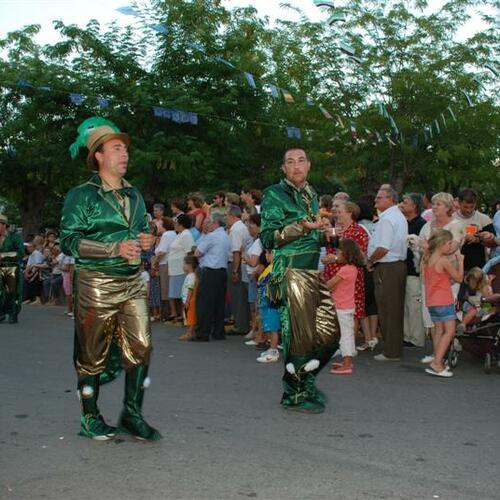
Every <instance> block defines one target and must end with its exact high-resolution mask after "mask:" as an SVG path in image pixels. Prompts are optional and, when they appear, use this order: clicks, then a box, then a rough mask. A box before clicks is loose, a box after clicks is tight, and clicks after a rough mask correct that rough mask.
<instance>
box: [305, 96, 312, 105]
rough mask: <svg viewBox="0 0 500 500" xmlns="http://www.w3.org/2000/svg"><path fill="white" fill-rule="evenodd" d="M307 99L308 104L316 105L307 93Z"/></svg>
mask: <svg viewBox="0 0 500 500" xmlns="http://www.w3.org/2000/svg"><path fill="white" fill-rule="evenodd" d="M305 101H306V104H307V105H308V106H314V101H313V100H312V98H311V97H309V96H308V95H306V98H305Z"/></svg>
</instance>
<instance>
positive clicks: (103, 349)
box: [75, 269, 151, 378]
mask: <svg viewBox="0 0 500 500" xmlns="http://www.w3.org/2000/svg"><path fill="white" fill-rule="evenodd" d="M75 283H76V296H75V368H76V371H77V373H78V376H79V377H80V378H81V377H85V376H88V375H97V374H99V373H101V372H102V371H103V370H104V368H105V365H106V358H107V355H108V351H109V348H110V345H111V341H112V339H113V337H115V339H116V341H117V343H118V345H119V346H120V348H121V351H122V357H123V367H124V368H125V370H127V369H129V368H131V367H133V366H136V365H142V364H146V365H147V364H149V357H150V354H151V327H150V322H149V311H148V304H147V289H146V285H145V283H144V281H143V280H142V278H141V275H140V273H138V274H136V275H134V276H109V275H106V274H104V273H99V272H96V271H88V270H85V269H78V270H77V271H76V272H75Z"/></svg>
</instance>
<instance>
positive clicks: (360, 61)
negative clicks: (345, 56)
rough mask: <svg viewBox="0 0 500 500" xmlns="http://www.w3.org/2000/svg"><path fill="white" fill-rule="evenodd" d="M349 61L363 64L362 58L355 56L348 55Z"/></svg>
mask: <svg viewBox="0 0 500 500" xmlns="http://www.w3.org/2000/svg"><path fill="white" fill-rule="evenodd" d="M349 61H353V62H355V63H356V64H363V60H362V59H360V58H359V57H356V56H349Z"/></svg>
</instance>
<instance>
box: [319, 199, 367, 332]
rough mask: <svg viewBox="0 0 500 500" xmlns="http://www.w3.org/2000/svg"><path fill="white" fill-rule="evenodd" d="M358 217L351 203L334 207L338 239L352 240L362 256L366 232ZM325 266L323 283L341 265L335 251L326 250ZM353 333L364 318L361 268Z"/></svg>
mask: <svg viewBox="0 0 500 500" xmlns="http://www.w3.org/2000/svg"><path fill="white" fill-rule="evenodd" d="M358 215H359V207H358V206H357V205H356V204H355V203H352V202H351V201H340V202H337V203H336V206H335V220H336V224H337V225H336V230H337V233H338V236H339V238H341V239H351V240H354V241H355V242H356V243H357V244H358V246H359V248H360V250H361V252H362V253H363V255H366V251H367V249H368V239H369V236H368V232H367V231H366V229H364V228H363V227H361V226H360V225H359V224H358V223H357V222H356V219H357V217H358ZM322 261H323V264H325V269H324V271H323V276H324V279H325V281H328V280H330V279H332V278H333V277H334V276H335V275H336V274H337V273H338V271H339V269H340V268H341V266H342V264H337V256H336V250H335V249H334V248H331V247H329V248H327V254H326V255H325V256H324V257H323V259H322ZM354 303H355V311H354V321H355V322H354V331H355V332H357V330H358V320H360V319H362V318H364V317H365V278H364V272H363V269H362V268H358V276H357V278H356V284H355V291H354Z"/></svg>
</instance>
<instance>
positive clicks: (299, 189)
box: [260, 149, 339, 413]
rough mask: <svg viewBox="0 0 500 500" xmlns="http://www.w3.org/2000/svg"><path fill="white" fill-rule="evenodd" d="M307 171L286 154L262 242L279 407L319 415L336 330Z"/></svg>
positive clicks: (267, 202) (296, 155)
mask: <svg viewBox="0 0 500 500" xmlns="http://www.w3.org/2000/svg"><path fill="white" fill-rule="evenodd" d="M310 168H311V164H310V162H309V160H308V159H307V155H306V153H305V152H304V151H303V150H302V149H290V150H288V151H287V152H286V153H285V156H284V158H283V166H282V170H283V172H284V174H285V179H283V180H282V181H281V182H280V183H279V184H275V185H274V186H270V187H269V188H267V189H266V190H265V192H264V199H263V202H262V223H261V232H260V239H261V241H262V244H263V245H264V247H265V248H266V249H271V250H272V252H273V271H272V272H273V277H272V280H271V286H270V290H271V295H272V297H271V300H273V301H274V303H275V304H276V305H277V306H279V310H280V319H281V336H282V344H283V357H284V362H285V373H284V375H283V388H284V393H283V397H282V399H281V404H282V405H283V407H284V408H285V409H287V410H295V411H303V412H310V413H320V412H322V411H324V408H325V400H326V398H325V395H324V394H323V393H322V392H321V391H320V390H319V389H318V388H317V387H316V384H315V379H316V375H317V374H318V373H319V371H320V370H321V369H322V368H323V366H324V365H325V364H326V363H327V362H328V360H329V359H330V358H331V356H332V355H333V353H334V352H335V351H336V349H337V348H338V338H339V327H338V322H337V316H336V312H335V308H334V307H333V303H332V300H331V296H330V292H329V290H328V289H327V288H326V286H325V284H324V283H323V282H322V280H321V279H320V276H319V271H318V261H319V253H320V246H321V245H322V244H325V243H326V241H327V239H329V238H330V237H329V236H328V234H327V231H325V228H324V225H323V223H322V222H321V219H320V218H319V204H318V197H317V195H316V193H315V191H314V190H313V189H312V187H311V186H310V185H309V184H308V182H307V175H308V173H309V169H310Z"/></svg>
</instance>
